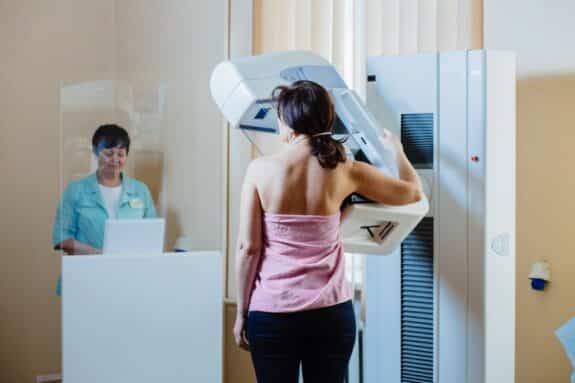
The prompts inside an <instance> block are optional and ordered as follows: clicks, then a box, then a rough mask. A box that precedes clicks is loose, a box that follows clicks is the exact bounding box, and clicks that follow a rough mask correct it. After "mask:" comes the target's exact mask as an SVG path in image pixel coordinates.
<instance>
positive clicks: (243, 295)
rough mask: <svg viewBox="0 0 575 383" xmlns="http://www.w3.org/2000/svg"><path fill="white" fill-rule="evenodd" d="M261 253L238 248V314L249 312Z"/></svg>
mask: <svg viewBox="0 0 575 383" xmlns="http://www.w3.org/2000/svg"><path fill="white" fill-rule="evenodd" d="M258 260H259V254H258V253H257V252H254V253H248V252H245V251H242V250H238V254H237V257H236V285H237V292H238V302H237V304H238V315H245V314H247V312H248V307H249V302H250V297H251V294H252V290H253V286H254V280H255V277H256V272H257V263H258Z"/></svg>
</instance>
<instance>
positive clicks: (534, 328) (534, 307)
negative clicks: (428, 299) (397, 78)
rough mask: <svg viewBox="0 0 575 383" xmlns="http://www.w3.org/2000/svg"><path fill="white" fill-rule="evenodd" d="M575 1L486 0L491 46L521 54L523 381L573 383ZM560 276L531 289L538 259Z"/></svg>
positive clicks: (519, 165) (519, 312)
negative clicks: (563, 335)
mask: <svg viewBox="0 0 575 383" xmlns="http://www.w3.org/2000/svg"><path fill="white" fill-rule="evenodd" d="M573 15H575V3H574V2H573V1H571V0H560V1H554V2H545V3H543V2H540V1H537V0H514V1H504V2H501V1H496V0H485V16H484V20H485V25H484V30H485V47H486V48H488V49H509V50H513V51H515V52H516V53H517V63H518V83H517V330H516V331H517V356H516V360H517V362H516V363H517V365H516V368H517V380H516V381H517V382H518V383H541V382H545V383H554V382H557V383H559V382H566V381H568V380H569V376H570V374H571V367H570V365H569V362H568V360H567V358H566V356H565V355H564V352H563V349H562V347H561V345H560V343H559V342H558V340H557V339H556V337H555V335H554V331H555V329H557V327H559V326H560V325H561V324H563V323H564V322H566V321H567V320H568V319H569V318H570V317H572V316H574V315H575V300H574V299H573V293H574V292H575V278H574V276H575V242H573V234H574V233H575V225H574V224H573V216H575V203H574V202H573V190H575V177H573V169H572V168H571V163H570V157H571V156H572V153H573V148H574V147H575V125H574V124H573V118H572V113H573V107H574V105H575V50H574V49H573V48H572V47H573V41H572V39H573V36H575V24H574V23H573V22H572V17H573ZM539 259H547V260H548V261H549V262H550V263H551V268H552V273H553V275H552V278H553V281H552V283H551V285H550V286H549V289H548V290H546V291H545V292H535V291H533V290H531V289H530V287H529V281H528V279H527V275H528V274H529V272H530V270H531V266H532V264H533V262H535V261H537V260H539Z"/></svg>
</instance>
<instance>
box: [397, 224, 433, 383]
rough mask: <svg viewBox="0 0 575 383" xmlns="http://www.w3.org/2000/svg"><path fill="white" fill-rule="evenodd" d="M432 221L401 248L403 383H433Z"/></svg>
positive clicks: (418, 229)
mask: <svg viewBox="0 0 575 383" xmlns="http://www.w3.org/2000/svg"><path fill="white" fill-rule="evenodd" d="M433 278H434V276H433V218H424V219H423V220H422V221H421V223H420V224H419V225H418V226H417V227H416V228H415V230H414V231H413V232H412V233H411V234H410V235H409V236H408V237H407V238H406V239H405V241H403V243H402V245H401V382H402V383H433V372H434V371H433V370H434V362H433V360H434V358H433V339H434V331H433V329H434V326H433V311H434V310H433V307H434V298H433V291H434V283H433Z"/></svg>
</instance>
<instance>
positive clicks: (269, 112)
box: [210, 51, 429, 255]
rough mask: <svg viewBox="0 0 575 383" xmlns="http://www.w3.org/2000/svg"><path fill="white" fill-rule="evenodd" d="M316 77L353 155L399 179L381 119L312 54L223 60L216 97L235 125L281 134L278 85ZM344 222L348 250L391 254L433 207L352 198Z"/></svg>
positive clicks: (215, 86) (337, 132)
mask: <svg viewBox="0 0 575 383" xmlns="http://www.w3.org/2000/svg"><path fill="white" fill-rule="evenodd" d="M298 80H311V81H315V82H317V83H319V84H321V85H322V86H324V87H325V88H326V89H328V91H329V92H330V94H331V96H332V99H333V102H334V105H335V111H336V115H337V122H336V127H335V132H334V136H336V137H338V136H347V137H348V140H347V141H346V143H345V144H344V145H345V147H346V151H347V153H348V155H349V156H351V157H352V158H355V159H360V158H361V159H362V160H364V161H366V162H369V163H371V164H372V165H374V166H376V167H377V168H379V169H380V170H381V171H383V172H384V173H386V174H388V175H389V176H392V177H397V165H396V163H395V153H394V152H393V149H392V148H389V147H386V146H384V145H383V144H382V143H381V141H380V139H379V133H380V127H379V124H378V122H377V120H376V119H375V118H374V117H373V115H372V114H371V113H370V112H369V111H368V109H367V108H366V106H365V104H364V103H363V102H362V101H361V99H360V98H359V97H358V96H357V94H356V93H355V92H354V91H353V90H351V89H349V88H348V87H347V86H346V84H345V82H344V81H343V79H342V78H341V77H340V76H339V74H338V73H337V71H336V69H335V68H334V67H333V66H332V65H331V64H330V63H329V62H327V61H326V60H325V59H323V58H321V57H320V56H317V55H315V54H313V53H310V52H299V51H291V52H281V53H274V54H269V55H262V56H250V57H243V58H238V59H234V60H232V61H225V62H222V63H220V64H219V65H218V66H217V67H216V68H215V69H214V71H213V73H212V77H211V82H210V87H211V92H212V96H213V98H214V100H215V102H216V104H217V105H218V107H219V108H220V110H221V111H222V113H223V114H224V116H225V117H226V119H227V120H228V121H229V122H230V124H231V125H232V126H233V127H237V128H240V129H243V130H245V131H253V132H263V133H277V132H278V127H277V115H276V112H275V108H274V105H273V100H272V99H271V95H272V91H273V90H274V89H275V88H276V87H277V86H279V85H289V84H292V83H293V82H295V81H298ZM351 202H352V203H351V205H350V206H349V207H348V208H347V210H346V212H345V217H346V218H345V220H344V222H343V225H342V237H343V243H344V248H345V249H346V251H348V252H361V253H366V254H378V255H381V254H389V253H390V252H392V251H393V250H395V249H396V248H397V247H398V246H399V244H400V243H401V241H402V240H403V239H404V238H405V237H406V236H407V235H408V234H409V233H410V232H411V231H412V230H413V228H414V227H415V226H416V225H417V223H418V222H419V221H420V220H421V219H422V218H423V217H424V216H425V214H426V213H427V211H428V209H429V204H428V201H427V198H423V200H421V201H420V202H418V203H415V204H410V205H405V206H384V205H379V204H375V203H373V202H370V201H366V200H365V199H362V198H361V196H353V198H351Z"/></svg>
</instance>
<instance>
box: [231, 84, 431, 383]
mask: <svg viewBox="0 0 575 383" xmlns="http://www.w3.org/2000/svg"><path fill="white" fill-rule="evenodd" d="M273 97H274V99H275V101H276V102H277V112H278V122H279V127H280V128H279V129H280V137H281V138H282V140H283V141H285V142H286V143H287V145H286V147H285V150H283V151H282V152H281V153H278V154H275V155H272V156H268V157H260V158H257V159H256V160H254V161H253V162H252V163H251V164H250V166H249V167H248V170H247V173H246V176H245V179H244V185H243V189H242V199H241V213H240V230H239V238H238V245H237V261H236V273H237V284H238V286H237V288H238V295H239V297H238V314H237V318H236V322H235V326H234V336H235V340H236V343H237V344H238V345H239V346H240V347H242V348H244V349H246V350H249V351H250V352H251V355H252V361H253V364H254V368H255V371H256V375H257V380H258V382H259V383H282V382H286V383H287V382H290V383H291V382H293V383H295V382H297V381H298V374H299V367H300V364H301V366H302V373H303V377H304V381H305V382H306V383H313V382H329V383H332V382H343V381H344V377H345V375H346V372H347V366H348V361H349V358H350V355H351V352H352V349H353V345H354V341H355V333H356V328H355V316H354V312H353V307H352V303H351V291H350V289H349V286H348V285H347V283H346V280H345V272H344V253H343V248H342V243H341V238H340V234H339V227H340V218H341V216H340V207H341V206H342V203H343V202H344V200H345V199H346V198H347V197H348V196H349V195H351V194H352V193H359V194H361V195H362V196H364V197H366V198H369V199H370V200H373V201H375V202H379V203H384V204H389V205H401V204H408V203H413V202H417V201H419V200H420V199H421V197H422V189H421V183H420V181H419V178H418V177H417V173H416V171H415V169H414V168H413V166H412V165H411V164H410V163H409V161H408V160H407V157H406V156H405V154H404V152H403V148H402V146H401V143H400V141H399V140H398V139H397V138H396V137H394V136H392V135H391V134H390V133H389V132H387V131H385V132H383V136H382V137H381V139H382V140H384V141H385V144H387V145H394V146H395V149H396V153H397V165H398V169H399V179H395V178H391V177H388V176H386V175H385V174H383V173H382V172H380V171H379V170H378V169H377V168H375V167H373V166H371V165H369V164H366V163H362V162H356V161H353V160H351V159H346V156H345V151H344V148H343V145H342V143H341V142H338V141H336V140H334V139H333V138H332V136H331V133H332V129H333V127H334V122H335V112H334V106H333V104H332V101H331V98H330V96H329V93H328V92H327V91H326V90H325V89H324V88H322V87H321V86H320V85H318V84H316V83H314V82H310V81H298V82H296V83H294V84H293V85H291V86H282V87H278V88H277V89H276V90H275V91H274V93H273Z"/></svg>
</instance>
